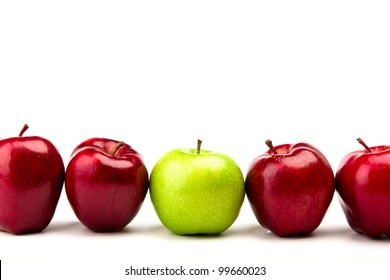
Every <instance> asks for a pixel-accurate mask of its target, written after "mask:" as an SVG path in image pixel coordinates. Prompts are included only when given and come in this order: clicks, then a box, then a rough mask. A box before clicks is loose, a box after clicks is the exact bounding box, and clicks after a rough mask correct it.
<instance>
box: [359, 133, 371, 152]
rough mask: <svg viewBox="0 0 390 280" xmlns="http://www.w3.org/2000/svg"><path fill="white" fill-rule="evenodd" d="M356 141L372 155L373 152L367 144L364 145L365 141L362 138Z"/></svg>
mask: <svg viewBox="0 0 390 280" xmlns="http://www.w3.org/2000/svg"><path fill="white" fill-rule="evenodd" d="M356 140H357V141H358V142H359V144H361V145H362V146H363V147H364V148H365V149H366V150H367V152H369V153H372V150H371V149H370V148H369V147H368V146H367V144H366V143H364V141H363V140H362V139H361V138H360V137H359V138H358V139H356Z"/></svg>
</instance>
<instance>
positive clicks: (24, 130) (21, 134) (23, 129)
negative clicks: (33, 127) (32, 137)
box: [19, 124, 29, 137]
mask: <svg viewBox="0 0 390 280" xmlns="http://www.w3.org/2000/svg"><path fill="white" fill-rule="evenodd" d="M28 128H29V126H28V124H25V125H24V126H23V128H22V130H21V131H20V132H19V137H22V136H23V133H25V132H26V130H27V129H28Z"/></svg>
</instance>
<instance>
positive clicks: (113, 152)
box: [111, 141, 125, 156]
mask: <svg viewBox="0 0 390 280" xmlns="http://www.w3.org/2000/svg"><path fill="white" fill-rule="evenodd" d="M124 144H125V142H123V141H120V142H118V143H117V144H116V146H115V149H114V150H113V151H112V152H111V155H112V156H115V155H116V153H117V152H118V150H119V148H120V147H122V146H123V145H124Z"/></svg>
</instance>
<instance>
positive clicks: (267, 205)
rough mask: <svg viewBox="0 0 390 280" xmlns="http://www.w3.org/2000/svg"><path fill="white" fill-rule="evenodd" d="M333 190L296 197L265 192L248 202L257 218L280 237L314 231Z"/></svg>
mask: <svg viewBox="0 0 390 280" xmlns="http://www.w3.org/2000/svg"><path fill="white" fill-rule="evenodd" d="M332 198H333V193H329V191H323V192H322V193H315V194H313V193H309V192H308V193H305V194H300V195H299V196H296V195H293V196H286V197H281V196H280V194H278V195H276V196H275V197H273V196H272V195H267V196H266V197H263V198H262V199H261V201H258V202H256V204H257V205H262V207H255V206H254V205H253V204H251V207H252V210H253V212H254V214H255V216H256V217H257V221H258V222H259V223H260V224H261V225H262V226H263V227H264V228H266V229H269V230H271V231H272V232H273V233H274V234H276V235H278V236H280V237H288V236H300V235H302V236H304V235H309V234H311V233H312V232H313V231H315V230H316V229H317V228H318V227H319V225H320V224H321V222H322V220H323V218H324V216H325V214H326V211H327V209H328V207H329V205H330V203H331V201H332Z"/></svg>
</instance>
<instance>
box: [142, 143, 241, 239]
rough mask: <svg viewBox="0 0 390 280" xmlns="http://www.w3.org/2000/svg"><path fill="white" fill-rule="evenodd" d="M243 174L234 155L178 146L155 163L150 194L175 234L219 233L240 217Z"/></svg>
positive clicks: (157, 210) (161, 216) (158, 213)
mask: <svg viewBox="0 0 390 280" xmlns="http://www.w3.org/2000/svg"><path fill="white" fill-rule="evenodd" d="M244 196H245V187H244V178H243V175H242V172H241V170H240V168H239V167H238V165H237V164H236V163H235V162H234V160H233V159H231V158H230V157H228V156H227V155H224V154H218V153H213V152H210V151H207V150H201V152H200V154H197V153H196V150H195V149H175V150H171V151H170V152H168V153H166V154H165V155H164V156H162V158H161V159H160V160H159V161H158V162H157V163H156V165H155V166H154V168H153V170H152V173H151V177H150V197H151V200H152V203H153V206H154V208H155V210H156V213H157V215H158V217H159V218H160V220H161V222H162V223H163V225H164V226H165V227H166V228H168V229H169V230H170V231H172V232H173V233H175V234H181V235H184V234H188V235H189V234H219V233H221V232H223V231H225V230H227V229H228V228H229V227H230V226H231V225H232V224H233V223H234V221H235V220H236V219H237V217H238V215H239V212H240V209H241V206H242V203H243V200H244Z"/></svg>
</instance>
